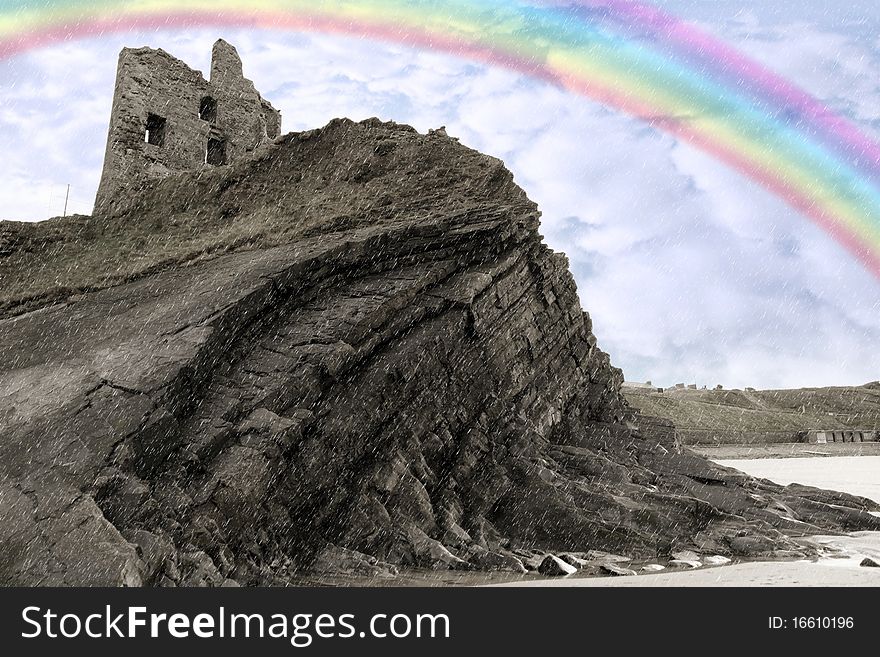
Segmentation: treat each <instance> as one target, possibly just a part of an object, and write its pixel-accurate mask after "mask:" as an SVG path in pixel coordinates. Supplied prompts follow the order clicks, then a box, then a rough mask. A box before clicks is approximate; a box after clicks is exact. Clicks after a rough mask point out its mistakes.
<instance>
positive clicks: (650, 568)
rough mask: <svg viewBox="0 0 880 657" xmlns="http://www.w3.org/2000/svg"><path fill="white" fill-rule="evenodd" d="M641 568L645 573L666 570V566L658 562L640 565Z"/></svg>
mask: <svg viewBox="0 0 880 657" xmlns="http://www.w3.org/2000/svg"><path fill="white" fill-rule="evenodd" d="M642 570H643V571H644V572H646V573H659V572H660V571H661V570H666V566H661V565H660V564H659V563H649V564H645V565H644V566H642Z"/></svg>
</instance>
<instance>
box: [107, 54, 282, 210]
mask: <svg viewBox="0 0 880 657" xmlns="http://www.w3.org/2000/svg"><path fill="white" fill-rule="evenodd" d="M280 132H281V114H280V112H278V110H276V109H275V108H274V107H272V105H271V104H270V103H269V101H267V100H265V99H264V98H263V97H262V96H260V94H259V92H257V90H256V88H255V87H254V84H253V82H251V81H250V80H248V79H247V78H245V77H244V73H243V71H242V63H241V58H240V57H239V56H238V53H237V52H236V50H235V48H234V47H233V46H231V45H230V44H229V43H227V42H226V41H223V40H222V39H220V40H218V41H217V42H216V43H215V44H214V48H213V51H212V56H211V78H210V81H207V80H205V78H204V77H203V76H202V74H201V73H200V72H199V71H195V70H193V69H191V68H190V67H189V66H187V65H186V64H185V63H183V62H182V61H180V60H179V59H177V58H175V57H172V56H171V55H169V54H168V53H167V52H165V51H164V50H154V49H152V48H136V49H135V48H123V50H122V52H121V53H120V55H119V67H118V69H117V74H116V88H115V91H114V97H113V109H112V112H111V117H110V131H109V134H108V137H107V151H106V155H105V156H104V169H103V172H102V174H101V183H100V185H99V187H98V194H97V197H96V199H95V211H94V214H95V215H107V214H112V213H113V212H114V210H118V209H121V207H124V206H125V205H128V203H130V202H131V200H133V199H134V198H136V195H137V192H138V190H139V189H142V188H143V186H144V185H145V184H147V183H149V182H150V181H153V180H156V179H161V178H164V177H166V176H169V175H172V174H175V173H180V172H185V171H196V170H199V169H200V168H202V167H214V166H221V165H224V164H230V163H232V162H235V161H237V160H240V159H241V158H243V157H246V156H247V155H248V154H249V153H251V152H252V151H253V150H254V149H255V148H257V147H258V146H260V145H261V144H265V143H267V142H269V141H271V140H273V139H274V138H275V137H277V136H278V135H279V133H280Z"/></svg>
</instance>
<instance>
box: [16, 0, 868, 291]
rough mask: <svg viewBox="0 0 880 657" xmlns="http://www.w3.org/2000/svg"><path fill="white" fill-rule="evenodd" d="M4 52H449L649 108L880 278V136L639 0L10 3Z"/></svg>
mask: <svg viewBox="0 0 880 657" xmlns="http://www.w3.org/2000/svg"><path fill="white" fill-rule="evenodd" d="M0 7H2V9H0V58H9V57H12V56H14V55H16V54H19V53H22V52H25V51H27V50H31V49H34V48H38V47H41V46H46V45H50V44H53V43H57V42H59V41H63V40H66V39H71V38H77V37H89V36H98V35H101V34H104V33H107V32H119V31H126V30H131V29H145V28H146V29H150V28H174V29H178V28H187V27H199V26H235V27H248V28H258V29H286V30H300V31H317V32H325V33H340V34H347V35H351V36H358V37H369V38H375V39H381V40H385V41H391V42H396V43H401V44H404V45H407V46H412V47H417V48H424V49H432V50H441V51H446V52H448V53H451V54H453V55H457V56H461V57H467V58H470V59H474V60H478V61H481V62H487V63H490V64H493V65H497V66H503V67H506V68H509V69H513V70H516V71H518V72H521V73H524V74H526V75H530V76H533V77H536V78H540V79H543V80H546V81H549V82H552V83H554V84H558V85H561V86H563V87H565V88H566V89H568V90H570V91H572V92H574V93H578V94H582V95H584V96H587V97H589V98H592V99H594V100H597V101H600V102H603V103H605V104H607V105H610V106H612V107H615V108H617V109H619V110H621V111H623V112H626V113H628V114H630V115H632V116H635V117H638V118H640V119H643V120H645V121H647V122H649V123H650V124H651V125H654V126H656V127H657V128H658V129H661V130H664V131H666V132H668V133H671V134H673V135H675V136H676V137H678V138H681V139H683V140H686V141H688V142H690V143H692V144H694V145H696V146H697V147H699V148H701V149H702V150H704V151H706V152H707V153H710V154H711V155H712V156H714V157H716V158H717V159H719V160H722V161H724V162H726V163H727V164H728V165H730V166H732V167H734V168H736V169H737V170H739V171H741V172H742V173H744V174H745V175H747V176H749V177H750V178H752V179H754V180H755V181H757V182H758V183H760V184H761V185H763V186H764V187H766V188H767V189H769V190H771V191H772V192H773V193H774V194H776V195H778V196H779V197H781V198H782V199H784V200H785V201H786V202H787V203H789V204H790V205H792V206H793V207H795V208H797V209H798V210H799V211H800V212H801V213H802V214H803V215H805V216H806V217H808V218H810V219H811V220H812V221H814V222H815V223H816V224H818V225H819V226H821V227H822V228H823V229H824V230H826V231H827V232H828V233H829V234H830V235H831V236H832V237H833V238H834V239H836V240H837V241H838V242H839V243H841V244H842V245H843V246H845V247H846V248H847V249H848V250H849V251H850V252H851V253H852V254H853V256H854V257H856V258H857V259H858V260H860V261H861V262H862V263H864V265H865V266H866V267H867V268H868V269H869V270H870V271H871V272H872V273H873V274H875V275H876V276H877V277H878V278H880V143H877V142H876V141H874V140H872V139H870V138H869V137H868V136H866V135H865V134H864V133H862V132H861V131H860V130H859V129H858V128H857V127H856V126H854V125H853V124H852V123H850V122H848V121H847V120H845V119H844V118H842V117H840V116H839V115H837V114H835V113H834V112H833V111H832V110H831V109H829V108H828V107H827V106H826V105H824V104H823V103H822V102H820V101H819V100H817V99H815V98H813V97H811V96H810V95H809V94H807V93H805V92H804V91H802V90H800V89H798V88H797V87H796V86H795V85H793V84H791V83H790V82H788V81H786V80H785V79H783V78H781V77H779V76H778V75H776V74H774V73H772V72H771V71H769V70H767V69H766V68H764V67H762V66H760V65H759V64H757V63H755V62H753V61H751V60H749V59H748V58H747V57H745V56H744V55H742V54H740V53H739V52H737V51H736V50H735V49H733V48H731V47H729V46H727V45H726V44H724V43H723V42H721V41H719V40H718V39H715V38H714V37H712V36H710V35H708V34H707V33H705V32H702V31H700V30H698V29H697V28H695V27H693V26H690V25H688V24H686V23H684V22H682V21H680V20H678V19H677V18H675V17H673V16H670V15H669V14H666V13H664V12H661V11H660V10H658V9H657V8H656V7H653V6H651V5H646V4H644V3H640V2H630V1H627V0H568V1H566V0H561V1H559V2H552V1H551V0H533V1H532V2H519V1H516V0H427V1H426V0H340V1H332V2H331V1H322V0H307V1H306V0H251V1H249V2H247V3H245V2H238V1H231V0H130V1H124V0H122V1H113V2H110V1H106V0H104V1H102V0H97V1H95V0H88V1H86V0H58V1H52V0H35V1H30V0H7V1H6V2H3V3H2V4H0Z"/></svg>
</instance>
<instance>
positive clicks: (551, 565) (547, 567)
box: [538, 554, 578, 577]
mask: <svg viewBox="0 0 880 657" xmlns="http://www.w3.org/2000/svg"><path fill="white" fill-rule="evenodd" d="M577 570H578V569H577V568H575V567H574V566H572V565H571V564H569V563H565V562H564V561H563V560H562V559H560V558H559V557H557V556H555V555H552V554H548V555H547V556H546V557H544V561H542V562H541V565H540V566H538V572H539V573H541V574H542V575H548V576H550V577H562V576H565V575H573V574H574V573H576V572H577Z"/></svg>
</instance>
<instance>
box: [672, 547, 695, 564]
mask: <svg viewBox="0 0 880 657" xmlns="http://www.w3.org/2000/svg"><path fill="white" fill-rule="evenodd" d="M672 558H673V559H677V560H679V561H699V560H700V555H699V554H697V553H696V552H694V551H693V550H677V551H675V552H673V553H672Z"/></svg>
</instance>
